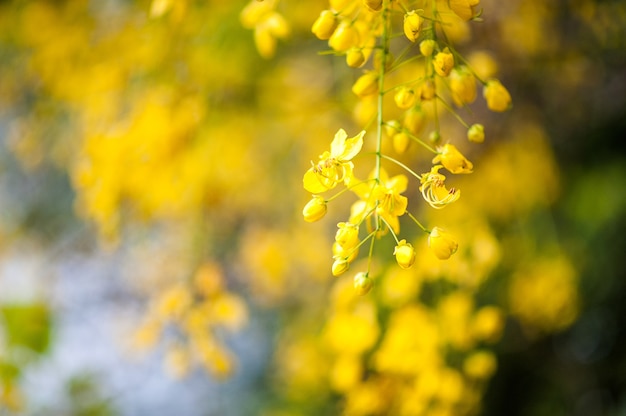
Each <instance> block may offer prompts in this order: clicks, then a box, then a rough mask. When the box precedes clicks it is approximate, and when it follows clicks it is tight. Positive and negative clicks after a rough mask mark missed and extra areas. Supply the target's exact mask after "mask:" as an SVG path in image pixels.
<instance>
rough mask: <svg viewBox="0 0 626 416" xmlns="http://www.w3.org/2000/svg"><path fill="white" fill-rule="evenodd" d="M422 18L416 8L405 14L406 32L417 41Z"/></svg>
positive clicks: (410, 38)
mask: <svg viewBox="0 0 626 416" xmlns="http://www.w3.org/2000/svg"><path fill="white" fill-rule="evenodd" d="M421 25H422V18H421V17H420V15H418V14H417V12H416V11H415V10H411V11H410V12H407V13H406V14H405V15H404V34H405V35H406V37H407V38H408V39H409V40H410V41H411V42H415V41H416V40H417V38H418V37H419V35H420V26H421Z"/></svg>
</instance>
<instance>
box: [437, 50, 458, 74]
mask: <svg viewBox="0 0 626 416" xmlns="http://www.w3.org/2000/svg"><path fill="white" fill-rule="evenodd" d="M453 67H454V56H453V55H452V52H450V49H448V48H445V49H444V50H443V51H441V52H439V53H438V54H437V55H435V59H434V60H433V68H435V72H436V73H437V74H438V75H439V76H441V77H447V76H448V75H449V74H450V71H452V68H453Z"/></svg>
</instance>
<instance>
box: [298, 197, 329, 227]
mask: <svg viewBox="0 0 626 416" xmlns="http://www.w3.org/2000/svg"><path fill="white" fill-rule="evenodd" d="M327 210H328V207H327V206H326V200H325V199H324V198H323V197H321V196H319V195H314V196H313V198H311V200H310V201H309V202H307V204H306V205H305V206H304V208H303V209H302V215H303V216H304V220H305V221H307V222H315V221H318V220H320V219H322V218H324V215H326V211H327Z"/></svg>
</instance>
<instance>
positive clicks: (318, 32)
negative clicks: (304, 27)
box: [311, 10, 339, 40]
mask: <svg viewBox="0 0 626 416" xmlns="http://www.w3.org/2000/svg"><path fill="white" fill-rule="evenodd" d="M338 24H339V21H338V20H337V17H336V16H335V14H334V13H333V12H332V11H330V10H322V12H321V13H320V15H319V17H318V18H317V20H315V22H314V23H313V27H312V28H311V32H313V34H314V35H315V36H317V38H318V39H320V40H327V39H330V37H331V36H332V35H333V33H334V32H335V29H337V25H338Z"/></svg>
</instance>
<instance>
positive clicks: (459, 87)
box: [449, 65, 476, 107]
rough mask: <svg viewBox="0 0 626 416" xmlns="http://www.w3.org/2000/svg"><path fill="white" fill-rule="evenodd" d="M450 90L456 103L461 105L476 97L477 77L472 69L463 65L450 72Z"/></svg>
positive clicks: (471, 101)
mask: <svg viewBox="0 0 626 416" xmlns="http://www.w3.org/2000/svg"><path fill="white" fill-rule="evenodd" d="M449 79H450V91H451V92H452V100H453V101H454V104H456V105H457V106H458V107H461V106H463V105H465V104H471V103H473V102H474V100H475V99H476V79H475V78H474V75H473V74H472V73H471V72H470V70H469V69H468V68H467V67H466V66H464V65H462V66H460V67H457V68H454V69H452V71H451V72H450V78H449Z"/></svg>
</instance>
